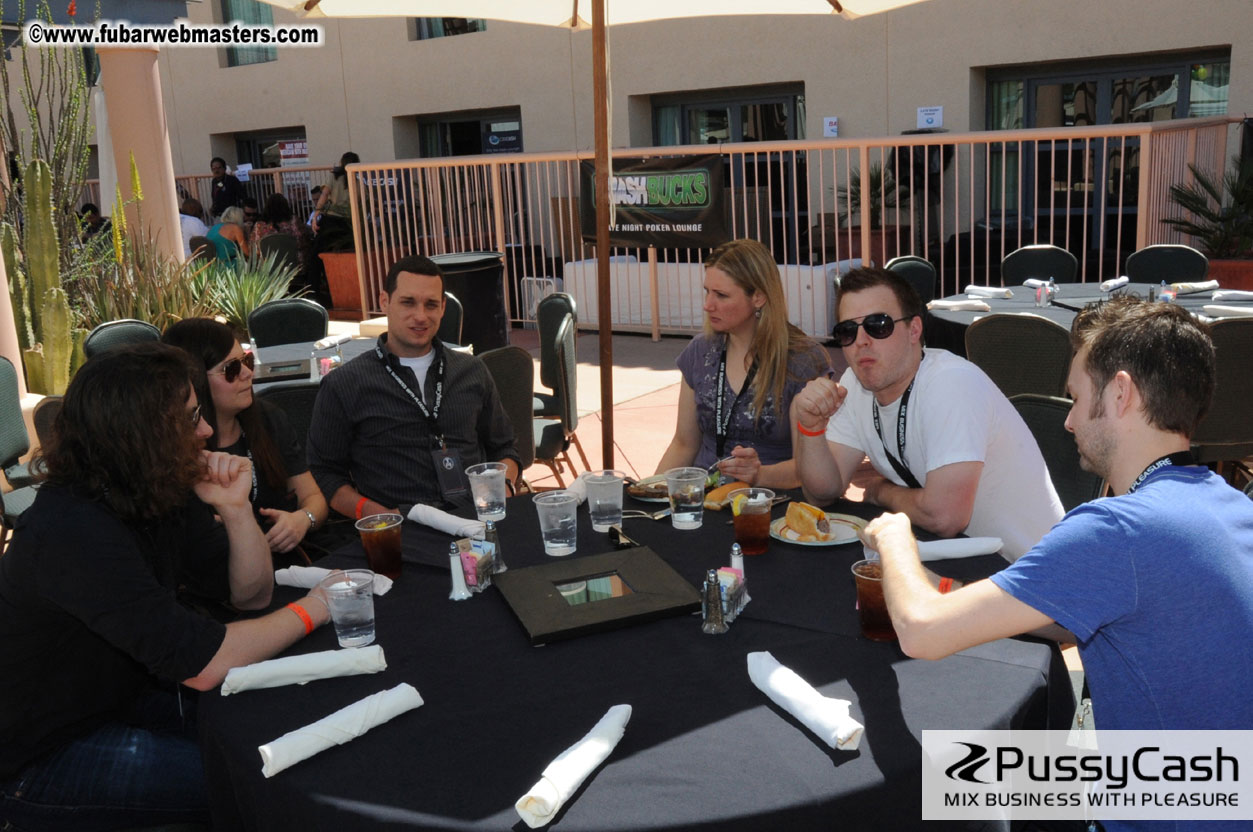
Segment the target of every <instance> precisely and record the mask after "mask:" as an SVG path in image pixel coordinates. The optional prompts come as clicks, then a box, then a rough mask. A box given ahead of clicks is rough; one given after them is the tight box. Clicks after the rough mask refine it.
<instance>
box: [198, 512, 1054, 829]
mask: <svg viewBox="0 0 1253 832" xmlns="http://www.w3.org/2000/svg"><path fill="white" fill-rule="evenodd" d="M545 493H553V492H545ZM538 496H540V495H538V494H522V495H519V496H516V497H511V498H509V499H508V500H507V502H506V504H505V506H504V507H503V511H499V512H498V514H503V516H498V517H497V518H496V519H495V520H494V521H493V523H492V530H491V532H489V537H490V538H493V539H494V540H495V544H494V547H495V548H494V549H489V550H488V551H489V552H490V553H491V554H490V556H489V558H488V559H487V560H486V561H484V560H479V561H475V560H474V557H473V555H471V556H470V557H469V559H468V560H465V559H464V558H466V555H464V554H461V552H464V551H465V543H464V542H463V543H460V544H459V543H458V536H459V535H461V534H465V533H471V534H473V533H475V532H476V531H477V530H478V529H477V528H476V526H475V525H474V524H475V523H476V522H477V521H476V518H475V512H474V509H473V508H472V507H467V508H466V509H464V510H460V511H455V512H444V511H440V510H438V509H430V510H429V511H427V512H423V513H421V514H419V515H417V516H415V515H411V516H410V518H408V519H407V520H406V521H405V522H404V523H403V525H402V527H401V539H400V552H401V562H400V568H399V570H398V571H396V572H395V573H394V574H393V576H392V577H390V578H389V577H385V576H383V575H381V574H373V580H372V581H371V580H370V579H369V578H367V579H366V582H365V583H364V584H363V587H364V588H363V590H362V591H363V592H364V593H365V594H366V596H367V597H370V598H372V603H373V631H372V642H371V643H370V644H368V645H363V646H358V647H353V648H342V647H338V646H337V637H336V632H335V630H334V629H333V628H332V627H331V626H329V625H328V626H325V627H322V628H320V629H318V630H316V631H314V632H313V633H311V634H310V635H308V636H307V637H306V638H305V639H303V640H302V641H300V642H298V643H297V644H295V645H293V646H292V647H291V648H289V649H288V650H287V651H285V652H284V653H283V654H281V655H280V656H279V657H278V658H277V659H276V660H272V661H271V662H267V663H260V664H261V665H268V666H267V667H260V668H258V667H255V666H254V667H250V668H238V669H236V670H234V671H232V676H233V677H234V678H232V677H230V676H228V680H227V683H226V684H224V685H223V687H222V689H221V690H220V691H210V692H208V693H206V694H203V695H202V696H201V697H200V700H199V702H198V713H199V724H200V730H201V739H202V748H203V756H204V762H205V769H206V776H207V780H208V784H209V793H210V794H209V801H210V805H211V807H212V811H213V819H214V825H215V828H221V829H242V830H278V829H294V828H299V829H307V830H308V829H326V830H332V829H333V830H345V829H347V830H352V829H398V828H404V829H526V828H539V827H551V828H554V829H572V830H621V829H652V830H660V829H693V828H711V829H712V828H717V829H719V830H722V829H732V830H734V829H745V830H749V829H764V828H780V827H783V826H784V825H786V826H787V827H789V828H798V829H815V830H818V829H822V830H827V829H830V828H832V827H833V825H834V824H836V823H837V822H838V821H839V820H840V819H841V818H843V819H847V820H850V821H851V820H852V819H856V822H857V824H856V825H857V827H858V828H885V829H886V828H897V829H901V828H912V827H914V826H916V825H917V824H918V823H919V820H920V812H921V776H922V774H921V771H922V750H921V732H922V731H924V730H928V729H950V730H951V729H975V728H987V729H1010V728H1038V729H1043V728H1066V727H1069V725H1070V722H1071V718H1072V716H1073V713H1074V697H1073V692H1072V690H1071V686H1070V681H1069V675H1068V673H1067V671H1066V669H1065V666H1064V663H1063V662H1062V660H1061V656H1060V652H1059V650H1058V647H1057V645H1056V644H1053V643H1049V642H1044V641H1040V640H1036V639H1031V638H1025V637H1024V638H1014V639H1002V640H999V641H996V642H992V643H989V644H985V645H980V646H978V647H974V648H971V649H969V650H964V651H961V652H960V653H957V654H955V655H953V656H950V657H948V658H945V659H942V660H939V661H925V660H917V659H911V658H909V657H907V656H906V655H905V654H904V653H902V652H901V650H900V648H899V646H898V645H897V644H896V643H895V642H893V641H886V642H876V641H870V640H868V639H867V638H865V637H863V635H862V627H861V622H860V618H859V612H858V609H857V591H856V589H855V585H854V579H853V575H852V573H851V566H852V565H853V564H854V563H855V562H857V561H860V560H862V559H863V558H864V557H865V553H864V550H863V546H862V544H861V542H860V540H859V539H858V538H857V536H856V529H857V528H858V525H859V523H861V524H864V522H865V520H867V519H869V518H872V517H874V516H876V515H877V514H878V513H879V511H880V510H879V509H878V508H877V507H875V506H873V505H868V504H865V503H857V502H849V501H839V502H837V503H836V504H835V505H833V506H830V507H823V508H822V509H815V511H820V512H825V513H826V515H827V516H828V517H830V518H833V520H832V523H831V525H830V526H829V527H830V529H831V530H832V531H831V532H830V534H829V537H827V539H824V540H815V541H808V542H802V541H800V540H791V539H789V535H788V534H787V527H786V523H787V517H788V511H789V508H790V507H793V506H796V505H797V504H798V503H801V501H802V499H803V498H802V495H801V494H800V493H799V491H795V492H783V493H780V494H778V495H775V496H774V498H773V499H770V500H765V501H764V502H762V503H760V505H761V506H763V507H765V508H766V509H768V511H769V512H770V518H771V523H770V529H771V532H770V539H769V541H768V545H767V546H766V548H765V552H764V553H763V554H760V555H754V556H745V555H742V554H741V553H740V552H735V553H733V552H732V544H734V543H736V530H735V527H734V525H733V524H732V523H731V522H730V521H731V520H732V518H733V511H732V509H731V507H730V506H728V507H727V508H726V509H723V510H720V511H715V510H709V509H706V510H705V511H704V512H703V516H702V517H701V518H700V522H699V526H698V527H697V528H688V529H683V528H676V525H675V518H674V517H673V516H671V515H668V514H665V513H664V511H663V510H664V508H666V505H665V503H663V502H661V501H658V500H656V499H655V498H652V499H644V500H639V499H635V498H633V497H631V496H629V494H628V495H627V496H626V498H625V499H624V501H623V505H622V507H623V509H624V511H623V516H622V519H621V520H620V521H619V522H618V523H614V524H612V526H611V527H610V529H609V531H607V532H600V531H595V530H594V529H593V528H592V522H591V517H590V516H589V506H588V504H587V502H586V501H582V502H580V503H579V505H578V507H577V509H576V514H575V529H574V544H573V546H574V552H573V553H571V554H568V555H564V556H559V557H554V556H552V555H548V554H545V545H544V535H543V534H542V531H541V512H540V511H539V508H538V507H537V505H536V504H535V498H536V497H538ZM744 506H745V504H744V503H743V502H740V503H738V505H737V509H738V510H742V509H743V508H744ZM428 508H429V507H428ZM795 512H796V509H793V515H792V516H793V517H796V516H797V515H796V513H795ZM834 518H845V519H844V520H840V521H836V520H835V519H834ZM482 525H483V524H482V523H480V524H479V526H482ZM919 534H920V537H921V538H931V537H933V536H931V535H928V534H926V533H924V532H920V533H919ZM459 546H460V547H462V548H461V549H460V550H459ZM928 547H929V549H928ZM923 548H924V550H925V551H924V555H923V557H924V559H925V560H927V561H928V564H927V565H928V566H929V567H930V568H931V569H933V570H934V571H935V572H937V573H938V574H940V575H942V576H945V577H948V578H952V579H956V580H960V581H970V580H978V579H980V578H983V577H986V576H987V575H989V574H992V573H993V572H995V571H997V570H998V569H1000V568H1002V567H1003V566H1004V565H1005V564H1006V562H1005V560H1004V559H1003V558H1002V557H1001V555H1000V554H997V549H998V548H999V547H998V546H997V544H996V541H994V540H986V539H975V540H964V539H955V540H947V541H931V542H924V546H923ZM471 549H473V550H474V551H478V549H477V548H475V547H471ZM450 551H451V556H450ZM474 563H478V564H479V565H480V567H481V565H482V564H484V563H488V564H491V565H492V566H493V568H495V569H500V568H502V567H503V571H495V572H494V573H493V572H492V569H489V570H488V572H479V573H478V577H479V580H478V581H477V582H476V585H475V586H472V587H470V589H472V590H473V591H470V592H464V593H461V592H459V591H458V583H459V582H460V583H461V584H462V589H465V588H466V587H465V586H464V584H465V581H466V578H467V577H470V578H471V580H473V579H474V575H475V574H476V573H475V572H474V571H473V568H472V567H464V568H465V569H466V570H468V571H464V572H463V565H464V564H474ZM732 563H738V564H740V566H739V569H738V574H739V576H740V578H741V579H742V584H743V589H744V590H745V592H744V596H743V597H742V598H740V604H739V608H738V609H737V610H736V612H737V613H738V614H736V615H733V616H732V615H728V616H727V617H726V619H727V620H726V621H725V623H724V626H723V628H722V631H721V632H720V634H717V635H711V634H709V631H708V629H707V628H704V627H703V626H702V625H703V623H707V621H708V619H709V618H710V607H709V606H708V605H706V607H705V614H704V615H702V613H701V611H700V608H701V602H700V601H699V599H700V597H701V593H700V590H701V588H702V587H705V588H707V584H706V583H705V582H706V580H707V578H708V577H709V575H710V574H711V571H714V572H716V571H719V570H722V571H726V570H728V569H729V568H730V566H731V564H732ZM366 565H367V558H366V553H365V550H364V548H363V547H362V545H361V544H360V543H359V542H358V543H353V544H350V545H347V546H345V547H343V548H342V549H340V550H337V551H336V552H334V553H333V554H332V555H330V556H329V557H327V558H324V559H322V560H321V561H319V562H318V563H317V564H315V566H314V567H312V569H314V570H318V571H313V572H306V571H305V570H306V569H307V568H305V567H295V568H292V569H288V570H282V574H280V575H278V576H276V580H277V582H278V585H277V586H276V588H275V593H274V602H273V606H274V607H281V606H282V605H283V604H285V603H287V602H288V601H291V600H294V599H295V598H297V597H299V596H300V595H301V594H303V593H304V592H305V591H307V590H306V589H302V588H301V587H309V586H313V585H316V584H317V583H318V582H319V581H325V580H327V577H328V575H329V576H332V579H335V578H334V576H339V575H344V574H349V573H343V572H338V571H329V570H352V571H355V570H364V567H365V566H366ZM606 569H609V570H610V571H609V572H608V573H606V571H605V570H606ZM321 570H328V571H321ZM730 571H732V572H737V570H734V569H731V570H730ZM366 574H367V575H370V574H371V573H366ZM571 575H573V576H575V577H580V578H582V579H583V580H582V583H583V584H586V587H581V588H580V590H579V593H578V601H575V600H571V599H572V598H573V596H572V595H571V594H570V593H569V592H568V591H566V592H563V591H562V590H563V589H564V590H568V589H569V587H570V584H569V583H568V576H571ZM554 576H555V577H554ZM562 576H566V577H562ZM597 581H599V582H601V583H600V584H596V585H598V586H599V585H601V584H603V585H604V586H605V587H606V588H608V587H610V586H612V587H614V589H613V590H612V591H606V592H604V593H603V594H601V595H597V594H596V593H594V592H592V591H591V588H592V586H593V584H594V583H595V582H597ZM654 582H655V584H654ZM324 585H325V584H324ZM654 586H656V587H659V588H658V589H654ZM660 587H664V589H661V588H660ZM527 593H539V594H540V595H543V596H544V597H543V598H540V599H530V600H531V601H534V602H535V605H536V606H537V608H541V609H542V610H546V611H547V612H546V613H545V614H547V615H549V616H550V617H552V618H554V619H555V620H557V621H558V623H560V622H561V621H562V620H563V617H564V618H568V619H569V620H570V621H573V622H574V623H575V624H576V625H577V626H571V627H568V628H566V629H564V630H563V629H561V628H560V627H558V628H556V629H555V630H553V631H552V633H551V634H550V635H548V636H545V637H543V638H541V639H539V640H538V641H537V639H536V638H534V637H533V634H532V633H531V631H529V630H528V626H527V615H528V614H529V613H527V612H525V610H524V608H525V607H526V606H527V603H529V601H527V599H526V598H525V596H526V594H527ZM667 593H669V594H667ZM653 595H656V596H657V597H655V598H654V597H651V596H653ZM663 596H664V597H663ZM711 597H712V598H713V599H716V598H717V597H718V596H717V590H716V588H715V593H714V595H713V596H708V595H706V596H704V598H705V600H706V601H709V599H710V598H711ZM454 598H464V599H465V600H453V599H454ZM563 598H564V599H565V600H562V599H563ZM519 599H522V600H519ZM552 599H557V600H556V601H554V600H552ZM567 601H568V603H569V604H570V605H571V606H569V608H568V609H566V608H565V604H566V602H567ZM653 601H661V602H664V603H652V602H653ZM694 601H695V603H694ZM709 602H710V603H713V602H712V601H709ZM545 604H547V605H548V606H547V607H545V606H544V605H545ZM576 604H577V605H576ZM554 605H555V606H554ZM589 610H592V612H589ZM589 616H591V618H589ZM717 617H719V619H720V620H721V616H717ZM592 618H594V624H593V625H590V626H585V625H587V622H588V621H590V620H592ZM337 621H338V619H337ZM340 643H342V639H341V642H340ZM275 663H277V664H278V666H277V667H275V666H274V665H275ZM284 663H285V664H284ZM258 679H260V682H258V681H257V680H258ZM940 826H942V827H944V828H967V827H966V826H964V825H963V824H962V823H960V822H952V823H950V822H945V823H941V824H940ZM972 826H978V828H988V827H987V825H986V824H985V822H980V823H979V824H973V823H972ZM993 828H997V827H996V826H995V825H994V826H993ZM999 828H1006V829H1007V828H1008V824H1005V825H1004V826H1002V827H999Z"/></svg>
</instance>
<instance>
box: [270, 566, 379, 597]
mask: <svg viewBox="0 0 1253 832" xmlns="http://www.w3.org/2000/svg"><path fill="white" fill-rule="evenodd" d="M329 574H331V570H329V569H323V568H322V567H320V566H288V567H286V568H284V569H275V570H274V583H276V584H278V585H279V586H294V587H299V588H301V589H313V588H314V587H315V586H317V585H318V584H320V583H322V579H323V578H325V577H326V576H327V575H329ZM391 588H392V579H391V578H389V577H387V576H386V575H380V574H378V573H377V572H376V573H375V574H374V594H375V595H386V594H387V591H388V590H389V589H391Z"/></svg>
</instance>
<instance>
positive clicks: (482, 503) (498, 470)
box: [466, 462, 506, 522]
mask: <svg viewBox="0 0 1253 832" xmlns="http://www.w3.org/2000/svg"><path fill="white" fill-rule="evenodd" d="M505 470H506V469H505V463H503V462H480V463H479V464H478V465H471V466H470V467H469V468H467V469H466V476H467V477H469V478H470V494H471V496H472V497H473V498H474V513H475V514H477V515H478V518H479V519H480V520H483V521H487V520H495V521H496V522H500V521H501V520H504V519H505Z"/></svg>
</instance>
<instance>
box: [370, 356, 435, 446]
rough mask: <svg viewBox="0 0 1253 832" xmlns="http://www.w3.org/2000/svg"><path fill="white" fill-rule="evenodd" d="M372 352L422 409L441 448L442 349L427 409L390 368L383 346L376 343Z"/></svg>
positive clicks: (419, 397)
mask: <svg viewBox="0 0 1253 832" xmlns="http://www.w3.org/2000/svg"><path fill="white" fill-rule="evenodd" d="M431 348H432V349H435V347H434V346H432V347H431ZM374 354H375V355H377V356H378V357H379V360H380V361H382V362H383V367H384V368H385V369H386V370H387V372H388V374H390V375H391V377H392V378H393V379H394V380H395V381H396V383H397V384H399V385H400V389H401V390H404V391H405V392H406V393H408V394H409V398H411V399H413V403H414V404H416V405H417V406H418V410H420V411H422V415H423V416H425V417H426V421H427V424H429V425H430V426H431V433H432V434H433V435H434V436H435V439H436V440H437V441H438V442H439V446H440V447H441V448H443V447H445V445H444V433H443V431H441V430H440V429H439V406H440V404H441V403H443V401H444V353H443V351H442V350H441V351H440V353H439V366H438V367H437V368H436V370H435V405H434V406H433V407H431V408H430V409H429V410H428V409H427V407H426V403H425V402H423V401H422V397H421V396H419V395H418V394H417V393H414V392H413V391H412V390H411V389H409V385H408V384H405V380H404V379H403V378H401V377H400V376H398V375H396V371H395V370H393V369H392V363H391V361H390V360H388V357H387V356H386V355H384V353H383V348H382V347H381V346H379V345H378V344H375V345H374Z"/></svg>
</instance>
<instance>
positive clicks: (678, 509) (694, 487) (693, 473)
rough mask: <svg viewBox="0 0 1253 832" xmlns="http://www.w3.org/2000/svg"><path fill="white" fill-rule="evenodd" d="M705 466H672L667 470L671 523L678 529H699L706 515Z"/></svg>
mask: <svg viewBox="0 0 1253 832" xmlns="http://www.w3.org/2000/svg"><path fill="white" fill-rule="evenodd" d="M708 477H709V472H708V471H706V470H705V469H704V468H671V469H670V470H669V471H667V472H666V491H667V492H669V494H670V523H671V525H673V526H674V527H675V528H676V529H699V528H700V525H701V521H702V520H704V517H705V480H706V479H708Z"/></svg>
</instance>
